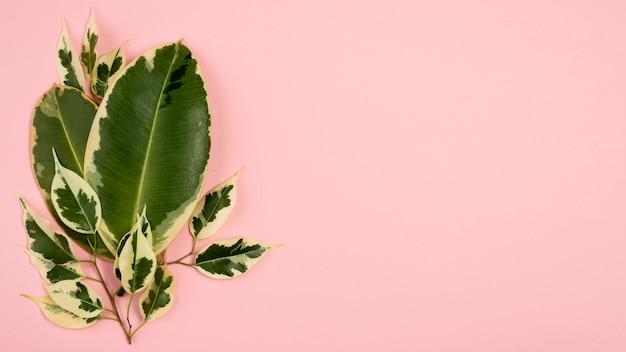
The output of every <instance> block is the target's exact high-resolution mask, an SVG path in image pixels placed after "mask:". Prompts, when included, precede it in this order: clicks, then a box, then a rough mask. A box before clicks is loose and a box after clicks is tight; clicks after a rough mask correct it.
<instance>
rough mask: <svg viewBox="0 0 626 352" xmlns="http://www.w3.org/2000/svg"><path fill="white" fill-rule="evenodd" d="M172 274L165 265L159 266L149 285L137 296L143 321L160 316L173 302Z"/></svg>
mask: <svg viewBox="0 0 626 352" xmlns="http://www.w3.org/2000/svg"><path fill="white" fill-rule="evenodd" d="M174 284H175V280H174V276H173V275H172V273H171V272H170V271H169V270H167V267H166V266H159V267H157V268H156V271H155V273H154V280H153V281H152V284H151V285H150V287H149V288H148V289H147V290H145V291H144V292H143V293H142V294H141V297H140V298H139V304H140V307H141V309H140V311H141V316H142V317H143V320H144V321H152V320H155V319H158V318H160V317H161V316H163V315H164V314H165V313H167V311H168V310H170V308H171V307H172V303H173V302H174Z"/></svg>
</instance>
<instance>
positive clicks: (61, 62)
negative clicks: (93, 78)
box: [57, 20, 85, 90]
mask: <svg viewBox="0 0 626 352" xmlns="http://www.w3.org/2000/svg"><path fill="white" fill-rule="evenodd" d="M57 71H58V73H59V82H60V83H61V84H62V85H66V86H70V87H74V88H78V89H80V90H84V87H85V74H84V72H83V68H82V67H81V65H80V58H79V57H78V54H77V53H76V49H74V44H72V40H71V39H70V36H69V34H68V33H67V26H66V25H65V20H63V28H62V30H61V37H60V38H59V43H58V44H57Z"/></svg>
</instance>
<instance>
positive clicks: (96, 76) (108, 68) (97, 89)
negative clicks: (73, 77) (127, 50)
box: [91, 46, 126, 98]
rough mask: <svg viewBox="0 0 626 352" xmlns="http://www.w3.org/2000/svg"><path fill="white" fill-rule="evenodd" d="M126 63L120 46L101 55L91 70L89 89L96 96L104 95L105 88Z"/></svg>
mask: <svg viewBox="0 0 626 352" xmlns="http://www.w3.org/2000/svg"><path fill="white" fill-rule="evenodd" d="M125 64H126V59H125V58H124V55H123V54H122V47H121V46H120V47H118V48H117V49H115V50H113V51H111V52H110V53H108V54H105V55H103V56H102V57H101V58H99V59H98V61H97V62H96V66H95V67H94V70H93V71H92V72H91V91H92V92H93V94H94V95H95V96H97V97H98V98H102V97H104V94H105V93H106V91H107V88H108V87H109V85H111V83H112V82H113V81H115V79H116V78H117V77H118V76H119V73H120V71H121V69H122V68H123V67H124V65H125Z"/></svg>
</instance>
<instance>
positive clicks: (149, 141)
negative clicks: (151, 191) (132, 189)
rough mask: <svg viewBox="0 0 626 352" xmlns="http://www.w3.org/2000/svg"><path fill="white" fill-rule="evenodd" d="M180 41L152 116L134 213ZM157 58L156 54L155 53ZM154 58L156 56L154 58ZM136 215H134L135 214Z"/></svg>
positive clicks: (142, 187) (136, 211)
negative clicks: (160, 108)
mask: <svg viewBox="0 0 626 352" xmlns="http://www.w3.org/2000/svg"><path fill="white" fill-rule="evenodd" d="M178 49H179V46H178V43H176V44H175V49H174V57H173V58H172V61H171V62H170V65H169V67H168V69H167V74H166V75H165V79H164V80H163V85H161V92H160V93H159V99H158V100H157V104H156V108H155V109H154V116H153V117H152V126H151V128H150V137H149V139H148V148H147V150H146V155H145V156H144V160H143V165H142V166H141V176H140V177H139V187H138V189H137V199H136V201H135V209H134V211H133V214H138V211H139V207H140V204H139V203H140V201H141V199H143V192H144V180H145V177H146V170H147V168H148V159H149V158H150V150H151V149H152V140H153V138H154V129H155V127H156V122H157V117H158V115H159V107H160V106H161V100H162V99H163V93H164V92H165V86H166V85H167V82H168V81H169V79H170V76H171V74H172V67H173V66H174V61H175V60H176V57H177V56H178ZM155 58H156V55H155ZM153 60H154V58H153ZM133 216H134V215H133Z"/></svg>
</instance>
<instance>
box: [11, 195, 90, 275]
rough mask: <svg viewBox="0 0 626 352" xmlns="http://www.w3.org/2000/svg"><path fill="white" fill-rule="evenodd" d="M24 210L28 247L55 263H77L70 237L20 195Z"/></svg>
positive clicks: (19, 198)
mask: <svg viewBox="0 0 626 352" xmlns="http://www.w3.org/2000/svg"><path fill="white" fill-rule="evenodd" d="M18 200H19V202H20V204H21V206H22V209H23V210H24V218H23V221H24V227H25V229H26V235H27V236H28V248H29V249H30V250H31V251H33V252H34V253H36V254H39V255H40V256H41V257H42V258H43V259H45V260H48V261H51V262H53V263H54V264H67V263H76V262H77V261H78V259H77V258H76V256H75V255H74V252H73V251H72V248H71V247H70V243H69V240H68V238H67V237H66V236H65V235H64V234H62V233H59V232H56V231H54V230H53V229H52V228H51V227H50V222H48V220H46V219H45V218H43V217H41V216H39V215H38V214H37V213H35V212H34V211H33V210H32V209H31V208H30V207H29V206H28V205H27V204H26V202H25V201H24V200H23V199H22V198H21V197H19V196H18Z"/></svg>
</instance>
